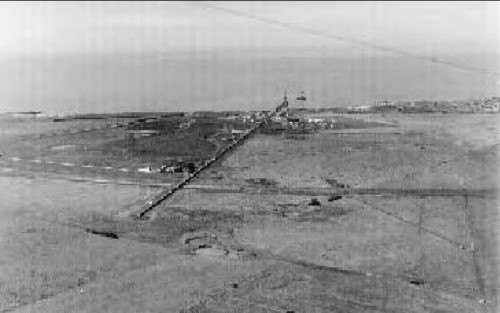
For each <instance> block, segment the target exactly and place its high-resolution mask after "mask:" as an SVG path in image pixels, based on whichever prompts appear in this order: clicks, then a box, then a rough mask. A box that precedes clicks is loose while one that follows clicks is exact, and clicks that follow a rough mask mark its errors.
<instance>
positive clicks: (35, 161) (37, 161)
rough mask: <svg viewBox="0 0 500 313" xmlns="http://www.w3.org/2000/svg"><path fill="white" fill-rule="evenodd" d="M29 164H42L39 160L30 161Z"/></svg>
mask: <svg viewBox="0 0 500 313" xmlns="http://www.w3.org/2000/svg"><path fill="white" fill-rule="evenodd" d="M29 162H30V163H42V161H40V160H30V161H29Z"/></svg>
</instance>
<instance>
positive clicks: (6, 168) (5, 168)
mask: <svg viewBox="0 0 500 313" xmlns="http://www.w3.org/2000/svg"><path fill="white" fill-rule="evenodd" d="M12 171H13V169H11V168H9V167H4V168H2V172H6V173H8V172H12Z"/></svg>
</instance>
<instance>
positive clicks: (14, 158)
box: [9, 157, 22, 162]
mask: <svg viewBox="0 0 500 313" xmlns="http://www.w3.org/2000/svg"><path fill="white" fill-rule="evenodd" d="M9 160H11V161H15V162H17V161H21V160H22V159H21V158H18V157H11V158H9Z"/></svg>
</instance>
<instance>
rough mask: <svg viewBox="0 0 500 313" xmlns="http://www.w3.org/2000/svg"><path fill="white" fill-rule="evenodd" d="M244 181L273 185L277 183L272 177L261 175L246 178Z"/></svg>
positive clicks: (253, 183)
mask: <svg viewBox="0 0 500 313" xmlns="http://www.w3.org/2000/svg"><path fill="white" fill-rule="evenodd" d="M245 181H246V182H247V183H249V184H252V185H261V186H274V185H277V184H278V183H277V182H276V181H274V180H272V179H269V178H265V177H261V178H248V179H245Z"/></svg>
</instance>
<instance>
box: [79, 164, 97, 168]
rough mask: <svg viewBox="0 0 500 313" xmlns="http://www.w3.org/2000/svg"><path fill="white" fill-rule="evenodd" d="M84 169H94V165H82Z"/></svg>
mask: <svg viewBox="0 0 500 313" xmlns="http://www.w3.org/2000/svg"><path fill="white" fill-rule="evenodd" d="M82 167H85V168H91V167H94V165H82Z"/></svg>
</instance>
